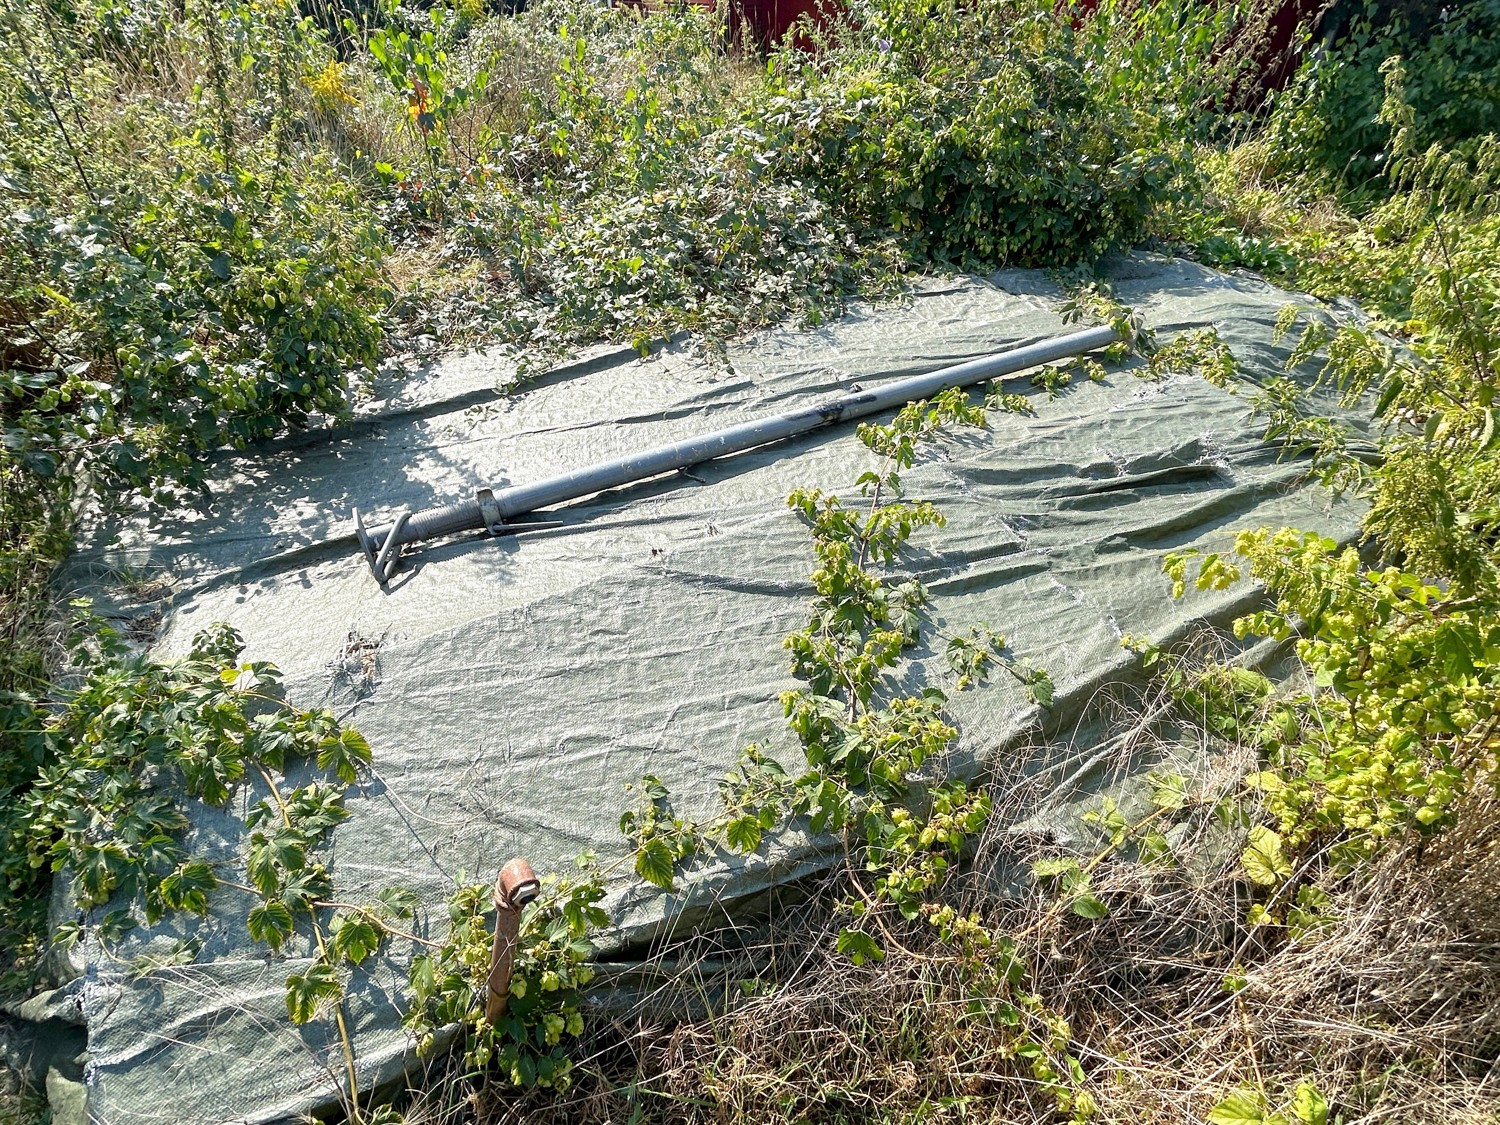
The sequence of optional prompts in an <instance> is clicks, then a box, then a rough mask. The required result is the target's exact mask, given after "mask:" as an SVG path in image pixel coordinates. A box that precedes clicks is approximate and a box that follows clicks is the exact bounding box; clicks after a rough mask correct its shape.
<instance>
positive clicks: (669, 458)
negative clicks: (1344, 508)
mask: <svg viewBox="0 0 1500 1125" xmlns="http://www.w3.org/2000/svg"><path fill="white" fill-rule="evenodd" d="M1118 338H1119V337H1118V335H1117V334H1116V332H1115V330H1114V329H1113V328H1108V327H1100V328H1086V329H1084V330H1082V331H1080V332H1072V333H1069V334H1068V335H1066V336H1059V337H1057V338H1056V339H1053V340H1043V341H1042V342H1040V343H1036V344H1028V345H1026V346H1025V347H1020V348H1011V349H1009V350H1008V351H1003V352H996V353H994V354H993V355H988V356H983V357H981V358H979V359H973V360H969V361H968V362H967V363H959V364H954V365H953V366H952V367H943V368H940V369H939V370H937V371H931V372H928V373H927V374H926V375H914V376H912V377H910V378H908V379H897V380H895V381H894V382H891V383H886V384H885V385H884V386H880V387H876V388H875V389H873V390H868V391H856V392H854V393H852V394H846V395H842V396H840V397H838V398H835V399H830V400H829V401H827V402H824V403H822V404H820V405H815V406H806V407H803V408H802V409H800V410H791V411H788V412H786V413H785V414H775V415H772V416H771V417H769V418H759V419H756V420H755V421H752V422H742V423H741V424H740V425H738V426H730V427H728V428H727V429H723V430H717V431H715V432H713V433H708V434H704V435H702V436H701V437H695V438H687V439H685V440H683V441H678V442H673V443H671V444H670V445H662V446H658V447H657V448H655V449H649V450H647V451H645V452H644V453H637V454H633V455H631V456H629V457H621V458H618V459H616V460H614V461H606V462H605V463H604V464H602V465H593V466H590V467H588V468H584V469H575V470H573V471H571V472H567V473H560V474H558V475H557V476H553V477H547V478H546V479H544V480H539V481H536V482H535V483H533V484H520V485H512V486H511V487H509V488H502V489H499V490H498V491H491V490H490V489H487V488H486V489H481V490H480V491H479V492H478V493H477V494H476V495H475V497H474V499H472V500H464V501H460V502H459V503H456V504H447V505H444V506H443V507H440V508H427V509H425V510H424V511H420V512H403V513H402V514H401V515H400V516H398V517H397V518H396V519H395V521H393V522H392V523H388V524H379V525H376V526H373V527H366V526H365V522H364V519H363V517H361V515H360V514H359V511H358V510H357V509H356V510H355V513H354V520H355V534H356V536H357V537H358V538H359V544H360V546H361V547H362V548H363V549H364V552H365V557H366V558H367V559H368V560H369V562H370V569H371V570H372V571H373V572H374V573H375V578H376V580H377V581H378V582H379V583H380V584H381V585H382V586H384V585H385V584H386V583H387V582H389V581H390V576H391V572H392V570H393V569H394V567H395V564H396V561H397V559H398V557H399V555H400V553H401V547H402V546H404V545H406V544H408V543H415V542H418V541H419V540H423V539H436V538H438V537H440V536H444V535H453V534H456V533H457V532H460V531H476V530H481V529H483V530H487V531H489V532H490V534H492V535H504V534H509V533H512V532H515V531H519V530H524V529H525V528H526V527H536V526H540V525H537V524H513V523H510V522H509V521H511V520H512V519H514V518H515V517H516V516H519V515H524V514H525V513H527V512H534V511H536V510H537V509H539V508H545V507H549V506H551V505H553V504H561V503H563V502H564V501H567V500H576V499H578V498H580V497H583V496H590V495H592V494H593V493H596V492H603V491H604V490H605V489H609V488H617V487H619V486H620V485H622V484H629V483H631V482H632V481H638V480H646V479H647V478H649V477H655V476H660V475H662V474H663V473H670V472H672V471H674V470H676V469H685V468H687V467H688V466H690V465H697V464H701V463H702V462H704V461H708V460H710V459H712V458H714V457H722V456H725V455H726V454H730V453H739V452H741V451H743V450H746V449H754V448H755V447H756V446H760V445H767V444H769V443H770V442H773V441H781V440H783V439H784V438H789V437H794V436H796V435H797V434H804V433H808V432H810V431H812V430H818V429H822V428H824V427H825V426H832V425H834V424H836V423H839V422H847V421H850V420H851V419H854V418H864V417H867V416H868V415H871V414H878V413H880V412H881V411H882V410H887V409H890V408H892V407H896V406H901V405H903V404H905V403H908V402H914V401H916V400H917V399H924V398H930V397H932V396H933V395H935V394H937V393H938V392H939V391H945V390H948V389H949V388H951V387H967V386H971V385H973V384H975V383H982V382H985V381H987V380H990V379H994V378H998V377H999V376H1002V375H1013V374H1015V373H1016V372H1018V371H1025V370H1026V369H1027V368H1031V367H1038V366H1040V365H1042V364H1044V363H1052V362H1054V361H1056V360H1059V359H1068V358H1071V357H1072V356H1077V355H1082V354H1084V353H1085V352H1091V351H1094V350H1095V349H1097V348H1103V347H1107V346H1108V345H1110V344H1113V343H1115V341H1116V340H1117V339H1118ZM548 526H556V525H548Z"/></svg>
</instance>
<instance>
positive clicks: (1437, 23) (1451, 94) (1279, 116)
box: [1267, 0, 1500, 194]
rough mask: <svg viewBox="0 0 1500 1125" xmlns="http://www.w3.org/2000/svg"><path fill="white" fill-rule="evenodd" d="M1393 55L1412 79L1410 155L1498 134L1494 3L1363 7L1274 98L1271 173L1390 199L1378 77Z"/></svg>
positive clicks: (1499, 17)
mask: <svg viewBox="0 0 1500 1125" xmlns="http://www.w3.org/2000/svg"><path fill="white" fill-rule="evenodd" d="M1394 55H1400V56H1402V57H1403V58H1405V59H1406V61H1407V66H1408V69H1409V73H1410V74H1411V76H1412V81H1411V83H1410V85H1409V87H1408V96H1409V98H1410V100H1411V104H1412V106H1413V107H1414V109H1415V110H1416V114H1417V117H1418V119H1419V121H1420V126H1419V129H1418V133H1417V136H1416V137H1415V138H1414V141H1415V144H1416V147H1418V148H1420V149H1427V148H1428V147H1430V146H1432V145H1438V146H1441V147H1443V148H1454V147H1465V146H1468V145H1470V144H1472V143H1474V142H1477V141H1478V140H1479V139H1480V138H1481V137H1483V136H1484V135H1486V134H1488V133H1495V132H1500V3H1497V2H1496V0H1463V2H1461V3H1456V4H1441V5H1405V6H1403V5H1393V4H1389V3H1380V2H1379V0H1365V3H1364V4H1363V5H1362V9H1361V10H1360V11H1359V12H1358V13H1357V14H1356V15H1355V16H1354V18H1353V19H1352V20H1351V21H1350V22H1349V23H1348V25H1347V26H1346V27H1345V28H1344V29H1343V30H1342V32H1341V34H1340V37H1339V38H1338V40H1337V41H1336V42H1335V43H1334V44H1333V46H1332V47H1331V48H1329V49H1327V50H1321V49H1320V50H1318V51H1315V52H1314V53H1313V54H1312V55H1311V56H1310V57H1309V59H1308V60H1307V62H1306V63H1304V65H1303V66H1302V67H1301V68H1300V69H1299V70H1298V71H1297V73H1296V76H1295V78H1294V80H1293V81H1292V83H1291V84H1290V85H1289V86H1288V87H1287V89H1286V90H1285V91H1283V92H1282V93H1281V94H1279V95H1278V96H1277V98H1276V103H1275V108H1274V112H1273V114H1272V117H1271V120H1270V123H1269V126H1268V129H1267V139H1268V141H1269V144H1270V148H1271V151H1272V152H1273V153H1274V154H1275V156H1274V167H1275V168H1276V170H1277V171H1278V172H1281V173H1284V174H1289V175H1308V176H1312V177H1314V178H1320V179H1323V180H1324V181H1325V182H1327V183H1329V184H1330V185H1333V186H1336V187H1338V188H1341V189H1352V190H1354V191H1372V190H1373V191H1374V192H1376V193H1377V194H1380V193H1383V191H1385V190H1389V187H1390V186H1391V185H1390V183H1389V180H1388V178H1387V173H1388V167H1387V160H1386V155H1387V153H1388V147H1387V143H1386V142H1387V134H1386V130H1385V127H1384V124H1383V122H1382V121H1381V120H1380V109H1381V103H1382V101H1383V100H1384V97H1385V82H1384V79H1383V77H1382V70H1381V68H1382V66H1383V65H1384V63H1385V61H1386V60H1387V59H1388V58H1390V57H1392V56H1394Z"/></svg>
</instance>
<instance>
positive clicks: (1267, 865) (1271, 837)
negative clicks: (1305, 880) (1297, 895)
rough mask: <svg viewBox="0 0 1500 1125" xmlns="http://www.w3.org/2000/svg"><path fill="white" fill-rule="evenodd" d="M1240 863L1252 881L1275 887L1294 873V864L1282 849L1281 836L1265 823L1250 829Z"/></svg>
mask: <svg viewBox="0 0 1500 1125" xmlns="http://www.w3.org/2000/svg"><path fill="white" fill-rule="evenodd" d="M1240 863H1241V864H1242V865H1243V866H1244V868H1245V874H1246V875H1248V876H1250V880H1251V882H1254V883H1259V884H1260V885H1261V886H1263V887H1274V886H1275V885H1276V884H1277V883H1280V882H1281V881H1282V880H1283V879H1288V878H1290V877H1291V874H1292V865H1291V863H1290V862H1288V861H1287V858H1286V855H1285V854H1284V853H1283V852H1282V850H1281V837H1280V836H1279V835H1277V834H1276V833H1275V832H1273V831H1271V829H1269V828H1267V827H1266V826H1265V825H1263V824H1258V825H1256V826H1255V827H1254V828H1252V829H1250V836H1249V838H1248V839H1247V840H1246V847H1245V852H1244V854H1243V855H1241V856H1240Z"/></svg>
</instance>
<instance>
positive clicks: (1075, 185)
mask: <svg viewBox="0 0 1500 1125" xmlns="http://www.w3.org/2000/svg"><path fill="white" fill-rule="evenodd" d="M1108 7H1109V10H1110V11H1111V12H1113V10H1114V6H1112V5H1111V6H1108ZM1068 17H1069V11H1068V10H1066V9H1065V10H1063V11H1058V10H1055V8H1054V6H1053V5H1051V4H1029V3H1015V4H999V3H987V4H977V5H975V4H962V3H957V2H953V3H939V4H928V3H925V2H924V3H908V2H906V0H879V2H873V3H868V4H864V5H860V6H859V7H858V8H857V10H856V14H855V17H854V22H852V23H851V25H850V26H848V27H846V28H841V30H840V32H839V35H838V37H837V41H836V43H835V45H834V46H832V47H831V48H830V49H829V50H828V51H827V52H826V53H825V54H824V55H822V56H820V57H819V58H818V59H817V60H816V62H809V63H807V64H805V65H802V66H795V67H794V66H790V65H786V64H784V65H783V66H782V67H781V68H779V69H778V70H777V71H776V72H775V74H774V76H773V80H772V85H771V87H770V90H769V94H770V97H769V100H768V101H767V103H766V105H765V107H764V109H763V110H761V111H760V112H759V114H758V115H757V123H758V126H759V128H761V129H762V130H763V131H764V132H766V133H767V134H768V136H770V137H771V138H772V140H773V143H772V144H771V146H770V147H771V149H772V151H773V152H774V153H775V154H776V162H777V166H778V169H779V171H780V174H781V175H782V176H783V177H786V178H790V179H794V180H803V181H805V182H807V183H809V184H812V185H813V186H814V187H815V188H816V189H817V191H818V192H819V194H820V195H821V196H822V197H823V198H824V199H826V200H827V201H828V203H829V205H830V206H832V207H834V208H836V209H837V210H838V212H839V213H840V214H842V215H844V216H846V217H847V219H848V220H849V221H850V222H851V223H853V224H854V225H856V226H858V227H868V228H871V229H875V230H881V231H890V232H893V233H894V234H896V235H897V236H898V237H899V238H900V239H901V241H902V243H903V245H904V246H905V247H906V248H907V249H908V251H909V252H910V253H911V254H912V255H913V256H914V257H916V258H917V259H919V260H932V261H935V262H939V263H947V264H952V265H957V266H964V267H968V266H985V265H988V266H993V265H995V264H1016V265H1033V264H1038V263H1043V264H1059V263H1069V262H1073V261H1082V260H1092V259H1094V258H1096V257H1098V256H1099V255H1101V254H1103V253H1104V252H1106V251H1109V250H1113V249H1117V248H1121V247H1124V246H1128V245H1130V244H1132V243H1133V242H1135V241H1136V240H1138V239H1139V238H1140V237H1141V236H1142V235H1143V234H1144V232H1145V230H1146V226H1147V221H1148V218H1149V216H1150V214H1151V212H1152V210H1153V208H1154V207H1155V206H1156V205H1157V204H1158V203H1160V202H1162V201H1163V200H1165V199H1166V198H1167V197H1168V195H1169V192H1170V191H1171V189H1172V187H1173V183H1174V181H1175V180H1176V178H1177V164H1176V161H1175V159H1174V157H1173V155H1172V153H1171V152H1169V151H1165V150H1163V149H1162V148H1160V147H1152V146H1148V145H1147V144H1146V141H1147V138H1148V137H1151V136H1152V135H1153V131H1154V128H1155V124H1156V123H1155V120H1154V119H1153V118H1152V117H1151V115H1150V109H1151V107H1150V106H1148V105H1135V104H1132V100H1131V99H1130V97H1129V96H1128V95H1129V94H1130V93H1136V92H1139V87H1137V88H1135V89H1132V90H1121V89H1116V88H1115V87H1114V86H1113V85H1112V84H1111V82H1110V81H1109V74H1108V73H1107V72H1106V71H1103V70H1102V69H1101V68H1100V67H1099V66H1098V65H1096V64H1097V62H1098V56H1097V53H1096V51H1095V48H1096V46H1097V44H1096V43H1093V42H1091V41H1090V39H1089V36H1090V35H1091V34H1094V33H1096V29H1097V33H1098V34H1104V33H1106V30H1105V29H1106V26H1107V24H1106V23H1105V22H1098V21H1096V20H1094V19H1088V20H1085V21H1084V22H1083V30H1081V31H1078V32H1075V31H1074V30H1073V28H1072V27H1071V25H1070V24H1069V22H1068ZM975 43H985V44H987V45H988V49H986V50H984V51H975V50H973V49H972V48H973V44H975Z"/></svg>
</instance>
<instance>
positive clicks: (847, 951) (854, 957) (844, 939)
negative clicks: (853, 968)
mask: <svg viewBox="0 0 1500 1125" xmlns="http://www.w3.org/2000/svg"><path fill="white" fill-rule="evenodd" d="M838 948H839V952H840V953H842V954H843V955H844V956H845V957H847V958H849V960H851V961H853V962H854V963H855V964H856V965H863V964H864V963H865V962H866V961H884V960H885V950H883V949H881V948H880V945H879V944H878V943H877V942H876V941H875V939H874V938H872V937H871V936H870V935H869V934H867V933H865V932H864V931H863V930H840V931H839V946H838Z"/></svg>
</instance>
